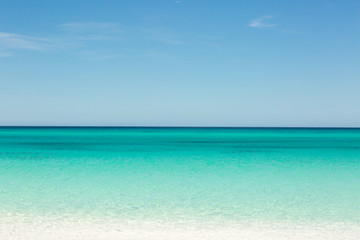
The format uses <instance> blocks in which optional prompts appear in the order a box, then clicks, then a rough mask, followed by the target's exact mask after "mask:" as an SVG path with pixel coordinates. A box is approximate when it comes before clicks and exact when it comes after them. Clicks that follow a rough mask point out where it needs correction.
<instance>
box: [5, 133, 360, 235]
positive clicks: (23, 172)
mask: <svg viewBox="0 0 360 240" xmlns="http://www.w3.org/2000/svg"><path fill="white" fill-rule="evenodd" d="M0 239H86V240H87V239H360V129H290V128H288V129H281V128H269V129H266V128H10V127H7V128H4V127H3V128H0Z"/></svg>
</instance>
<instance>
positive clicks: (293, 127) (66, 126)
mask: <svg viewBox="0 0 360 240" xmlns="http://www.w3.org/2000/svg"><path fill="white" fill-rule="evenodd" d="M0 128H243V129H245V128H263V129H266V128H269V129H271V128H277V129H279V128H283V129H296V128H299V129H360V126H354V127H344V126H340V127H335V126H272V127H270V126H176V125H175V126H174V125H171V126H167V125H164V126H159V125H155V126H151V125H149V126H146V125H0Z"/></svg>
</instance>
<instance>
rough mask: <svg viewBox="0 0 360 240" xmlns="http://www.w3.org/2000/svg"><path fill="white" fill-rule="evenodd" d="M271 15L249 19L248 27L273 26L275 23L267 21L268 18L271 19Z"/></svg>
mask: <svg viewBox="0 0 360 240" xmlns="http://www.w3.org/2000/svg"><path fill="white" fill-rule="evenodd" d="M272 18H273V17H272V16H263V17H261V18H256V19H253V20H251V21H250V23H249V25H248V26H249V27H254V28H272V27H275V26H276V25H277V24H274V23H269V22H268V20H270V19H272Z"/></svg>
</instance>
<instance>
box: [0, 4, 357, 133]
mask: <svg viewBox="0 0 360 240" xmlns="http://www.w3.org/2000/svg"><path fill="white" fill-rule="evenodd" d="M0 125H152V126H154V125H160V126H161V125H166V126H169V125H174V126H179V125H181V126H323V127H326V126H344V127H346V126H360V1H358V0H353V1H351V0H344V1H338V0H336V1H335V0H333V1H325V0H296V1H289V0H282V1H280V0H279V1H268V0H263V1H257V0H251V1H250V0H249V1H240V0H233V1H230V0H229V1H215V0H214V1H209V0H178V1H176V0H163V1H156V0H143V1H140V0H136V1H135V0H122V1H118V0H113V1H108V0H104V1H92V0H87V1H63V0H62V1H58V0H52V1H49V0H43V1H37V0H34V1H28V0H23V1H19V0H11V1H1V7H0Z"/></svg>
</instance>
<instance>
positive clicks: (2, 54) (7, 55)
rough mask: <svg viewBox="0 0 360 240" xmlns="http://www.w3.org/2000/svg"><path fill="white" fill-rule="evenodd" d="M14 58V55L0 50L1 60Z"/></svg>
mask: <svg viewBox="0 0 360 240" xmlns="http://www.w3.org/2000/svg"><path fill="white" fill-rule="evenodd" d="M11 56H13V54H12V53H11V52H6V51H5V52H4V51H1V50H0V58H5V57H11Z"/></svg>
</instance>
